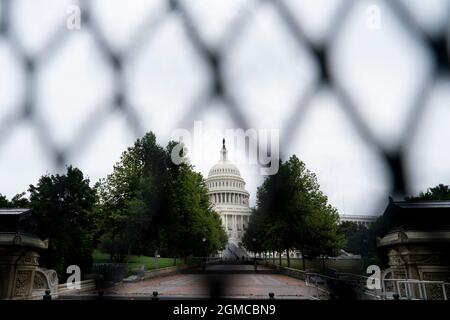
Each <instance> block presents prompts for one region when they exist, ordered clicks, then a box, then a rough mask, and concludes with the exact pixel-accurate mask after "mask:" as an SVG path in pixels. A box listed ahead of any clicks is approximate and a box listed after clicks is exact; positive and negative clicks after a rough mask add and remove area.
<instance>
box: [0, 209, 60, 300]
mask: <svg viewBox="0 0 450 320" xmlns="http://www.w3.org/2000/svg"><path fill="white" fill-rule="evenodd" d="M20 210H22V211H18V210H16V211H14V210H0V226H1V227H0V228H1V229H0V299H42V297H43V296H44V294H45V290H50V293H51V294H53V295H56V294H57V288H58V276H57V274H56V272H55V271H54V270H47V269H43V268H39V253H38V252H39V250H45V249H47V247H48V244H47V242H46V241H42V240H41V239H40V238H39V237H37V236H35V235H33V234H32V233H30V232H29V231H31V229H30V228H29V227H30V221H32V218H31V216H30V210H24V209H20ZM30 219H31V220H30ZM14 225H15V230H14V232H12V231H13V228H12V226H14Z"/></svg>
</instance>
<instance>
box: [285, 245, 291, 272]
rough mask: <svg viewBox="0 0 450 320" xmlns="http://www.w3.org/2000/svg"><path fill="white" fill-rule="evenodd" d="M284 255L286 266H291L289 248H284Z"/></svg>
mask: <svg viewBox="0 0 450 320" xmlns="http://www.w3.org/2000/svg"><path fill="white" fill-rule="evenodd" d="M286 257H287V266H288V268H290V267H291V259H290V257H289V249H286Z"/></svg>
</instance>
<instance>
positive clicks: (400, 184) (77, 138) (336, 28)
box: [0, 0, 450, 195]
mask: <svg viewBox="0 0 450 320" xmlns="http://www.w3.org/2000/svg"><path fill="white" fill-rule="evenodd" d="M14 2H15V1H12V0H2V1H1V2H0V3H1V4H0V10H1V11H0V12H1V15H0V40H1V41H3V42H6V43H7V44H8V46H9V47H10V48H11V50H12V52H13V55H14V56H15V57H16V59H17V60H18V61H19V62H20V68H21V69H22V71H24V73H25V82H24V83H25V86H24V88H23V90H22V92H23V95H22V96H23V99H21V100H20V102H19V104H18V105H15V106H13V107H11V108H9V109H8V110H6V112H4V117H3V118H0V152H1V148H2V145H4V144H5V141H7V140H8V139H9V134H10V132H11V129H12V128H13V127H14V126H15V125H16V124H17V123H18V122H19V121H22V120H24V119H27V120H29V121H30V122H31V123H32V124H33V126H34V127H35V129H36V132H37V133H38V138H39V141H40V143H41V144H42V146H43V147H44V150H45V151H46V153H48V154H50V155H51V157H52V159H53V162H54V166H55V168H61V167H63V166H64V165H66V163H67V162H68V161H67V159H69V158H70V155H71V154H73V153H77V152H82V150H83V145H84V144H86V143H87V142H88V141H89V140H90V139H91V137H92V135H93V134H94V132H95V131H96V130H98V127H99V124H100V123H101V122H102V120H103V119H104V118H105V115H106V114H107V113H110V112H113V111H118V112H119V113H120V114H121V115H123V117H124V119H126V121H127V127H128V128H129V130H130V131H131V132H133V134H134V135H135V136H141V135H142V134H143V133H144V132H145V131H146V130H145V129H146V128H145V126H144V125H143V123H142V119H141V117H140V115H139V114H138V113H137V112H136V106H132V104H133V102H132V101H133V99H132V97H131V95H132V93H131V92H130V90H129V85H128V84H127V79H126V71H125V64H126V63H127V62H128V61H129V59H132V57H133V54H135V53H136V52H138V51H139V50H140V49H141V47H142V46H144V44H145V42H146V41H151V39H152V38H153V37H155V35H156V34H157V33H158V32H159V31H160V30H159V29H160V28H161V25H162V24H163V23H164V21H165V20H166V19H168V17H169V16H170V15H174V14H175V15H177V17H179V19H180V21H181V24H182V28H183V30H184V32H185V34H186V35H187V39H188V41H189V42H190V44H191V46H192V48H193V50H194V52H195V54H196V56H197V58H198V59H199V60H200V61H201V63H202V64H203V65H204V66H205V68H203V69H202V70H199V73H200V72H202V73H203V72H206V73H207V77H206V78H207V79H208V84H207V86H206V89H204V90H199V93H198V94H197V96H196V97H195V98H193V99H191V101H190V102H189V105H186V106H185V108H184V110H183V113H182V114H180V115H178V116H177V117H176V119H177V126H181V127H186V126H188V125H189V124H192V122H193V121H194V120H195V119H197V118H198V115H199V114H201V113H204V112H205V111H206V110H207V109H208V108H211V101H213V100H220V101H222V102H223V104H224V105H225V106H226V108H227V112H228V114H229V115H230V116H231V118H232V120H233V122H234V125H235V126H236V127H239V128H243V129H247V128H250V127H251V125H252V122H251V120H250V119H249V113H248V112H244V110H245V108H246V106H245V105H243V103H242V101H240V99H238V98H237V96H236V94H235V90H233V87H235V86H236V84H235V83H234V84H233V83H230V82H231V80H230V78H229V77H227V75H226V74H227V65H228V64H227V62H228V60H229V59H231V58H232V56H233V52H234V50H235V48H236V46H237V45H238V44H239V42H240V41H246V39H245V38H243V34H244V32H243V31H244V30H245V28H246V26H247V24H248V23H249V21H250V20H251V19H250V17H251V15H252V14H253V13H254V12H255V11H256V10H257V9H258V8H259V7H260V6H263V5H270V6H271V9H272V10H274V12H275V13H276V15H278V17H279V18H280V21H281V22H282V24H283V25H284V28H285V30H286V32H287V33H289V36H290V39H292V41H294V42H295V43H296V44H298V46H299V47H301V48H304V49H305V50H306V52H307V54H308V55H309V56H310V57H311V58H312V60H313V61H314V64H315V65H316V69H317V76H316V78H315V79H314V80H313V81H311V82H310V84H309V85H308V86H306V90H305V93H304V94H302V95H300V96H301V97H300V98H299V99H298V101H297V102H295V106H294V107H293V108H290V109H286V110H287V111H285V112H289V114H288V115H286V117H285V118H284V119H286V120H285V121H284V123H283V127H284V130H283V134H282V137H281V142H280V144H281V145H282V146H283V148H287V146H289V145H290V144H292V143H293V140H294V139H292V137H293V136H294V133H295V132H296V130H297V128H298V127H299V126H300V124H301V122H302V121H303V119H304V117H303V115H304V114H305V112H306V110H307V109H308V107H309V106H310V103H311V100H312V99H313V97H314V96H315V95H316V94H317V92H319V91H320V90H322V89H323V88H327V89H328V90H330V91H332V92H333V93H334V95H335V97H336V98H337V100H338V102H339V105H340V107H341V112H342V113H345V114H346V115H347V116H348V118H349V119H350V120H351V122H352V124H353V126H354V128H356V129H357V132H358V133H359V135H360V137H362V138H363V140H364V142H365V143H366V144H367V145H369V146H371V147H372V148H373V149H375V150H376V152H377V153H378V154H379V155H380V158H381V159H382V161H384V163H385V165H386V167H387V168H388V169H389V174H390V176H391V178H392V179H391V182H392V185H391V193H393V194H399V195H402V194H405V192H406V191H407V189H408V183H409V180H408V174H407V171H406V170H405V157H406V154H405V148H406V147H407V146H408V144H409V143H410V142H411V139H412V137H413V136H414V132H415V131H416V130H417V126H418V124H419V122H420V118H421V116H422V114H423V110H424V109H425V105H426V104H427V101H428V99H429V97H430V92H431V90H432V88H433V86H434V85H435V83H436V81H437V80H438V79H439V78H440V77H442V76H445V75H448V74H449V71H450V57H449V56H450V54H449V40H448V39H449V29H450V15H448V14H447V19H446V21H447V22H446V23H445V25H444V26H442V27H441V28H439V30H438V31H436V32H433V33H431V32H427V31H425V30H424V28H423V27H422V26H421V25H420V24H419V23H418V22H417V21H416V20H415V19H414V18H413V16H412V15H411V11H410V10H408V8H406V7H405V2H404V1H400V0H385V1H383V3H384V4H385V5H387V6H388V7H389V8H390V10H391V12H392V13H393V14H394V15H395V19H396V20H397V21H398V22H399V23H400V24H401V25H402V26H403V27H404V28H405V29H406V30H407V32H408V33H409V34H410V36H411V37H412V38H413V39H414V41H415V42H417V43H418V44H420V45H421V46H424V47H425V48H426V50H427V53H428V54H429V55H430V57H431V59H432V70H431V72H430V77H429V78H427V79H426V81H424V82H423V85H422V87H421V88H420V90H418V91H417V92H416V95H415V97H414V99H413V102H412V104H413V105H412V106H411V108H412V112H410V113H409V115H408V119H406V126H405V130H404V131H403V132H402V135H401V138H400V143H399V144H398V145H397V146H396V147H395V148H387V147H386V146H385V145H383V143H381V142H380V141H379V139H378V138H377V137H376V136H375V135H374V133H373V131H372V130H370V127H369V125H368V124H367V121H365V120H364V119H363V117H362V115H361V111H360V110H361V108H360V107H358V103H359V101H356V100H355V99H354V96H352V94H351V91H349V89H348V88H347V87H344V86H343V85H342V82H341V81H340V80H339V77H337V74H336V70H335V68H334V65H333V64H334V63H335V62H334V60H333V48H334V46H335V44H336V43H337V42H338V41H339V39H340V37H341V36H342V28H343V26H344V23H345V21H346V20H347V19H349V13H350V12H351V10H352V8H353V6H355V5H356V1H352V0H345V1H340V2H339V4H338V5H337V6H336V10H334V13H333V15H332V16H331V18H330V19H329V23H328V25H327V28H326V31H325V32H324V36H323V37H321V38H320V39H319V40H318V39H314V40H312V39H311V37H309V36H307V32H306V31H305V30H306V27H305V25H304V23H302V21H300V19H299V18H298V16H297V15H296V14H295V13H294V11H295V10H293V8H292V1H287V0H256V1H249V3H251V4H250V5H247V6H245V9H243V10H241V11H239V14H237V15H235V16H234V17H233V19H234V20H233V21H231V22H230V23H229V25H228V27H227V28H226V31H225V33H224V35H223V36H222V37H221V39H220V41H217V42H216V43H214V44H211V42H208V41H206V40H205V37H204V36H203V34H202V32H203V31H204V30H203V29H202V28H208V26H202V25H201V23H199V22H198V21H197V18H196V16H195V15H194V14H193V13H192V10H190V7H189V2H188V1H180V0H168V1H167V2H166V3H165V5H164V6H163V9H161V10H158V11H157V13H154V12H152V13H149V14H148V18H144V19H142V21H143V24H142V25H140V26H139V27H138V28H137V29H136V32H135V33H133V34H132V35H131V37H129V38H128V39H127V45H126V46H122V47H120V46H116V45H114V44H112V43H111V42H110V41H109V40H108V37H107V35H106V33H105V30H104V28H102V27H101V26H100V23H99V21H98V18H97V16H96V15H95V14H94V9H93V5H92V3H93V1H80V2H79V3H78V5H79V6H80V8H81V16H82V20H81V25H82V29H83V31H84V32H88V33H89V34H90V36H91V37H92V38H93V39H94V41H95V43H96V45H97V47H98V50H99V53H100V58H101V60H102V61H103V62H104V65H105V66H106V68H107V69H108V70H109V71H108V72H110V73H111V74H112V78H113V81H112V88H113V90H112V96H110V97H108V98H107V99H106V100H107V101H105V102H103V103H102V104H101V105H100V106H98V107H97V106H92V108H93V110H94V111H93V112H92V113H91V114H90V115H89V117H88V118H87V119H86V120H84V122H83V124H82V125H81V126H80V128H79V129H78V130H77V131H76V132H75V133H74V135H73V137H72V139H71V140H70V143H69V144H67V145H64V146H61V145H60V144H58V143H56V142H55V137H54V136H53V133H52V132H51V131H50V130H49V128H48V125H47V123H46V121H45V119H43V117H39V116H37V111H38V110H37V108H38V107H39V105H38V104H37V103H36V101H37V96H36V92H37V90H38V89H37V88H38V87H39V86H40V85H41V84H40V83H39V77H38V72H39V70H40V68H41V67H42V66H43V65H45V64H48V63H49V62H51V60H52V59H54V55H55V52H56V51H57V50H58V49H60V48H61V47H63V46H65V45H66V44H67V41H68V37H69V35H70V34H71V32H70V31H68V30H67V28H66V26H65V24H66V17H62V19H61V25H60V26H57V27H55V28H53V29H52V30H51V31H50V33H49V34H48V36H47V41H46V44H45V45H44V46H43V47H42V48H40V49H39V50H36V51H32V50H27V49H25V48H24V45H23V43H22V42H21V41H19V37H18V36H17V33H16V32H15V31H14V29H13V28H12V19H13V17H14V10H15V9H16V8H15V6H14ZM130 5H132V4H130ZM447 10H448V7H447ZM255 55H258V52H255ZM0 72H1V70H0ZM196 77H197V75H196V74H193V75H192V78H196ZM173 94H174V95H176V94H177V92H174V93H173ZM43 103H44V104H45V101H44V102H43ZM449 106H450V103H449ZM0 108H4V107H3V106H0ZM155 112H157V111H155ZM279 112H283V111H282V110H280V111H279ZM174 117H175V115H174ZM150 129H151V128H150Z"/></svg>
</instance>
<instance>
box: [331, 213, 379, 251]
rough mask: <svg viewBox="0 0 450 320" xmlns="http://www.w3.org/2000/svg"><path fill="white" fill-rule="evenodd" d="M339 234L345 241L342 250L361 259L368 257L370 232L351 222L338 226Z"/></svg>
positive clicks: (364, 227)
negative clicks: (357, 255) (358, 255)
mask: <svg viewBox="0 0 450 320" xmlns="http://www.w3.org/2000/svg"><path fill="white" fill-rule="evenodd" d="M339 229H340V232H341V233H342V234H343V235H344V237H345V239H346V244H345V246H344V250H345V251H347V252H350V253H353V254H360V255H361V256H362V257H368V256H369V255H370V250H369V248H370V246H371V244H370V242H371V241H372V240H374V239H371V232H369V229H368V228H367V227H366V226H364V225H360V224H357V223H355V222H351V221H344V222H342V223H341V224H340V225H339Z"/></svg>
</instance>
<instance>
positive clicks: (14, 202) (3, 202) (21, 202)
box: [0, 192, 30, 208]
mask: <svg viewBox="0 0 450 320" xmlns="http://www.w3.org/2000/svg"><path fill="white" fill-rule="evenodd" d="M29 206H30V201H29V200H28V199H27V198H25V192H22V193H18V194H16V195H15V196H14V197H12V199H11V201H9V200H8V199H7V198H6V197H5V196H4V195H2V194H1V193H0V208H28V207H29Z"/></svg>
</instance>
